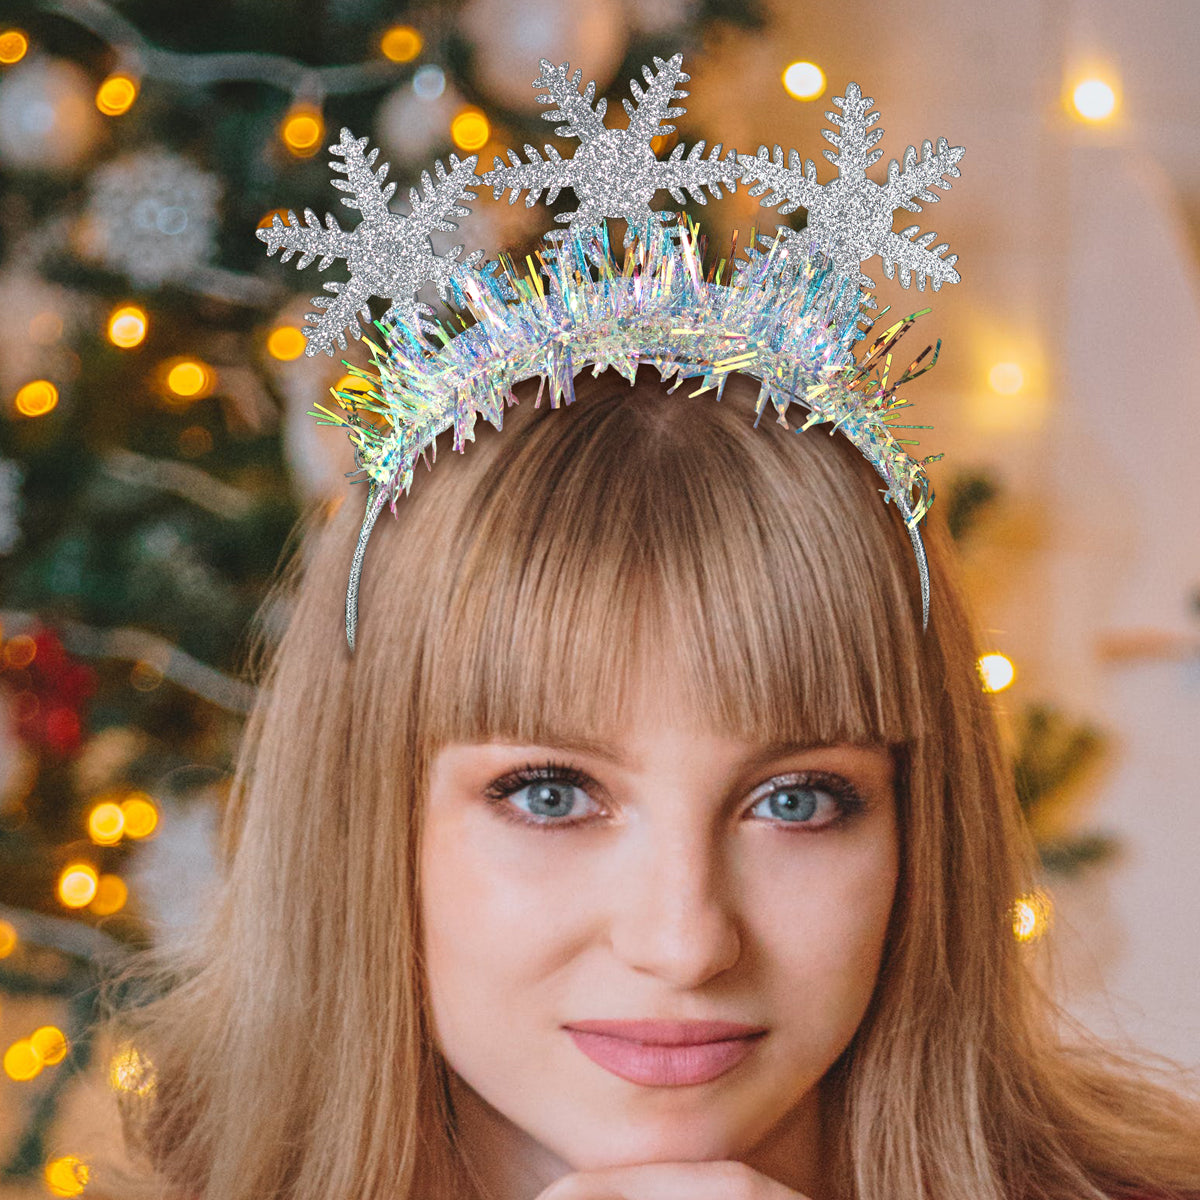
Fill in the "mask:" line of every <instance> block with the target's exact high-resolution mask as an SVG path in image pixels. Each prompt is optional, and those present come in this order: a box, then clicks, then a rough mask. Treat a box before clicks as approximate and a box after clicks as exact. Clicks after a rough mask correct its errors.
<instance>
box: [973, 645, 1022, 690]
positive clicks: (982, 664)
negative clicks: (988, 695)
mask: <svg viewBox="0 0 1200 1200" xmlns="http://www.w3.org/2000/svg"><path fill="white" fill-rule="evenodd" d="M976 666H977V667H978V669H979V677H980V678H981V679H982V680H983V690H984V691H985V692H1002V691H1004V689H1005V688H1007V687H1011V686H1012V682H1013V680H1014V679H1016V677H1017V669H1016V667H1015V666H1013V662H1012V659H1010V658H1009V657H1008V656H1007V655H1004V654H1000V653H999V652H998V651H993V652H992V653H990V654H984V655H981V656H980V659H979V661H978V663H976Z"/></svg>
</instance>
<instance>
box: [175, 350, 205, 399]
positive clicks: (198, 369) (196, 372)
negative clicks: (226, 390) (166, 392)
mask: <svg viewBox="0 0 1200 1200" xmlns="http://www.w3.org/2000/svg"><path fill="white" fill-rule="evenodd" d="M213 378H214V376H213V370H212V368H211V367H210V366H209V365H208V364H207V363H203V362H201V361H200V360H199V359H195V358H182V359H179V360H177V361H176V362H174V363H172V364H171V365H170V366H169V367H168V368H167V387H168V388H169V389H170V390H171V391H172V392H173V393H174V394H175V395H176V396H179V397H181V398H182V399H184V400H199V399H201V398H202V397H204V396H207V395H208V394H209V392H211V391H212V388H213Z"/></svg>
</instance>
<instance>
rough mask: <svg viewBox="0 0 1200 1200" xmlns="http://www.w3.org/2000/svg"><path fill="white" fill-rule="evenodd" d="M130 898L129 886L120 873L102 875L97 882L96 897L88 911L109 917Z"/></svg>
mask: <svg viewBox="0 0 1200 1200" xmlns="http://www.w3.org/2000/svg"><path fill="white" fill-rule="evenodd" d="M128 899H129V886H128V885H127V884H126V882H125V880H123V879H122V878H121V877H120V875H101V876H100V878H99V880H97V882H96V898H95V899H94V900H93V901H92V902H91V904H89V905H88V911H89V912H94V913H95V914H96V915H97V916H98V917H108V916H111V915H112V914H113V913H115V912H120V910H121V909H123V908H124V907H125V902H126V901H127V900H128Z"/></svg>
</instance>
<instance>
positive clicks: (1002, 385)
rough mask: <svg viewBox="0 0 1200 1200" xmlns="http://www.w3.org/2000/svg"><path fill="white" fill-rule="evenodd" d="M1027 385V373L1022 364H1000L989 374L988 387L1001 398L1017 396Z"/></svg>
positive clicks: (995, 365)
mask: <svg viewBox="0 0 1200 1200" xmlns="http://www.w3.org/2000/svg"><path fill="white" fill-rule="evenodd" d="M1024 383H1025V372H1024V371H1022V370H1021V364H1020V363H1015V362H998V363H996V364H994V365H993V367H992V369H991V370H990V371H989V372H988V385H989V386H990V387H991V389H992V391H993V392H995V393H997V395H1000V396H1015V395H1016V394H1017V393H1018V392H1019V391H1020V390H1021V388H1022V387H1023V386H1024Z"/></svg>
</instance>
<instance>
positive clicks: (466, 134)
mask: <svg viewBox="0 0 1200 1200" xmlns="http://www.w3.org/2000/svg"><path fill="white" fill-rule="evenodd" d="M491 135H492V127H491V125H489V124H488V119H487V117H486V116H484V114H483V113H482V112H481V111H480V110H479V109H478V108H464V109H463V110H462V111H461V112H460V113H458V115H457V116H456V117H455V118H454V120H453V121H451V122H450V137H451V138H452V139H453V141H454V144H455V145H456V146H457V147H458V148H459V149H460V150H478V149H479V148H480V147H481V146H483V145H485V144H486V142H487V140H488V138H489V137H491Z"/></svg>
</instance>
